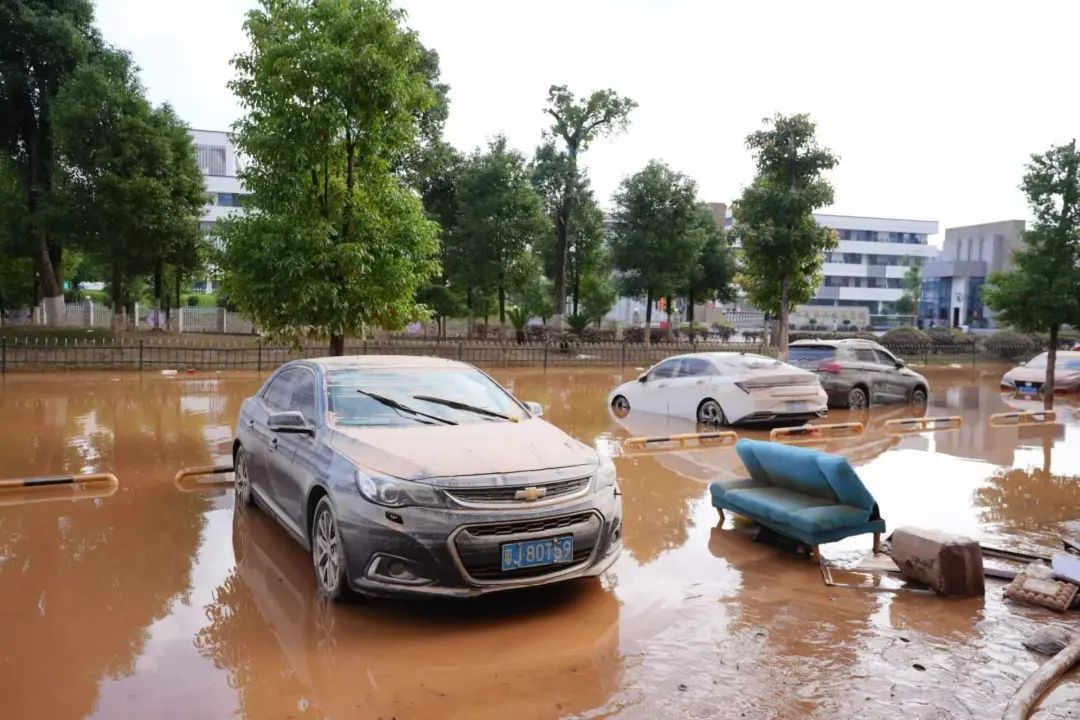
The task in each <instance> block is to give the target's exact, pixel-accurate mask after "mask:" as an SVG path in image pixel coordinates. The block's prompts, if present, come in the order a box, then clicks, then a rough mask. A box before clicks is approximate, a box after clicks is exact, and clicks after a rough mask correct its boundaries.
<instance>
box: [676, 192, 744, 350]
mask: <svg viewBox="0 0 1080 720" xmlns="http://www.w3.org/2000/svg"><path fill="white" fill-rule="evenodd" d="M694 231H695V232H697V233H700V234H701V236H702V241H701V251H700V252H699V253H698V257H697V262H695V263H693V264H692V265H691V266H690V274H689V276H688V277H687V279H686V283H685V285H684V287H683V289H682V292H683V294H684V295H685V296H686V311H687V312H686V319H687V321H688V322H689V323H690V325H689V327H690V333H691V335H692V334H693V332H694V305H695V304H696V303H698V302H701V301H706V300H719V301H722V302H729V301H731V300H733V299H734V298H735V293H734V289H733V288H732V284H731V283H732V280H733V279H734V278H735V257H734V253H733V252H732V251H731V245H730V244H729V243H728V240H727V236H726V235H725V234H724V230H723V229H722V228H721V227H720V226H719V225H717V224H716V217H715V216H714V215H713V213H712V211H711V210H710V209H709V208H708V206H706V205H699V206H698V217H697V226H696V227H695V229H694Z"/></svg>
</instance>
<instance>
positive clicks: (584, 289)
mask: <svg viewBox="0 0 1080 720" xmlns="http://www.w3.org/2000/svg"><path fill="white" fill-rule="evenodd" d="M580 292H581V309H582V314H583V315H584V316H585V317H586V318H588V319H589V321H590V322H592V323H593V324H594V325H596V327H600V323H601V322H603V320H604V316H605V315H607V314H608V311H610V310H611V308H613V307H615V301H616V300H617V299H618V293H617V292H616V290H615V283H614V281H613V280H612V277H611V273H610V272H602V273H601V272H596V273H591V274H589V275H586V276H585V279H584V280H583V281H582V283H581V291H580ZM575 297H576V296H575ZM574 314H575V315H576V314H577V313H574Z"/></svg>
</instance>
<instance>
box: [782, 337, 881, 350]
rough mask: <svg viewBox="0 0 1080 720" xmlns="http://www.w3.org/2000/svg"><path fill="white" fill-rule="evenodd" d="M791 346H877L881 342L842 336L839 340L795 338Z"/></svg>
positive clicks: (879, 345)
mask: <svg viewBox="0 0 1080 720" xmlns="http://www.w3.org/2000/svg"><path fill="white" fill-rule="evenodd" d="M790 345H791V347H800V346H801V347H805V346H807V345H825V346H827V347H834V348H841V347H872V348H879V347H881V343H879V342H877V341H876V340H866V339H864V338H842V339H840V340H796V341H795V342H793V343H791V344H790Z"/></svg>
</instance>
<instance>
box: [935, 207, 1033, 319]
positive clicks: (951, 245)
mask: <svg viewBox="0 0 1080 720" xmlns="http://www.w3.org/2000/svg"><path fill="white" fill-rule="evenodd" d="M1023 236H1024V221H1023V220H1002V221H999V222H992V223H983V224H981V225H966V226H964V227H955V228H947V229H946V230H945V245H944V247H943V248H942V250H941V254H940V255H939V256H938V257H937V259H935V260H934V261H933V262H929V263H927V264H926V265H925V266H924V267H923V271H922V276H923V281H922V294H921V296H920V298H919V315H920V316H922V317H923V318H927V319H929V320H933V321H934V323H935V324H938V325H951V326H952V327H959V326H961V325H967V326H969V327H976V328H978V327H984V328H985V327H994V326H995V322H994V313H993V311H992V310H990V309H989V308H986V307H984V306H983V304H982V286H983V283H984V282H986V276H987V275H989V274H990V273H992V272H1006V271H1008V270H1011V269H1012V253H1013V251H1014V250H1016V249H1017V248H1019V247H1021V246H1022V245H1023Z"/></svg>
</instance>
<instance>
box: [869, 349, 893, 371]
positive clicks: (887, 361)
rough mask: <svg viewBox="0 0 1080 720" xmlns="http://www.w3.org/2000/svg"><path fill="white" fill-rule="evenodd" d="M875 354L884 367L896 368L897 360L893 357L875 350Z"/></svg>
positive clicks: (882, 351)
mask: <svg viewBox="0 0 1080 720" xmlns="http://www.w3.org/2000/svg"><path fill="white" fill-rule="evenodd" d="M874 354H875V355H877V361H878V362H879V363H881V364H882V365H892V366H894V367H895V366H896V358H894V357H893V356H892V355H890V354H889V353H887V352H885V351H884V350H875V351H874Z"/></svg>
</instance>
